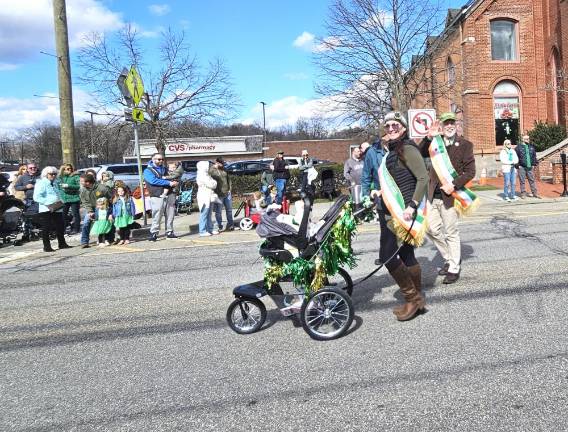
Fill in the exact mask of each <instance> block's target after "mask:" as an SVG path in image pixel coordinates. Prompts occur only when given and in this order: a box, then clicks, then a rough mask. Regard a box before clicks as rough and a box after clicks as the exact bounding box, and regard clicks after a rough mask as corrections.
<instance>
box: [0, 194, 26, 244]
mask: <svg viewBox="0 0 568 432" xmlns="http://www.w3.org/2000/svg"><path fill="white" fill-rule="evenodd" d="M23 225H24V203H23V202H22V201H20V200H19V199H17V198H14V197H13V196H9V197H7V198H4V199H3V200H2V201H0V240H2V244H7V243H10V242H11V241H13V240H16V237H17V236H18V234H19V233H21V232H22V229H23Z"/></svg>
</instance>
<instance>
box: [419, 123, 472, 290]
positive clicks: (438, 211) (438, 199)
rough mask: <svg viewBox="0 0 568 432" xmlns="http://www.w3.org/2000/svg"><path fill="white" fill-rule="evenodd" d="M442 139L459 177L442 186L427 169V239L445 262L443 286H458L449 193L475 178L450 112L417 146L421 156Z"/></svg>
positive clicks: (456, 244)
mask: <svg viewBox="0 0 568 432" xmlns="http://www.w3.org/2000/svg"><path fill="white" fill-rule="evenodd" d="M437 135H442V137H443V139H444V144H445V145H446V151H447V152H448V156H449V158H450V162H451V164H452V167H453V168H454V169H455V171H456V172H457V174H458V176H457V177H456V178H454V180H453V182H452V183H446V184H442V182H441V181H440V178H439V176H438V174H437V173H436V171H435V170H434V168H432V169H430V181H429V185H428V203H429V205H428V212H427V215H428V216H427V217H428V237H429V238H430V239H431V240H432V242H433V243H434V244H435V245H436V248H437V249H438V251H439V252H440V255H442V258H443V259H444V266H443V267H442V268H441V269H440V271H438V274H439V275H440V276H444V280H443V283H445V284H452V283H454V282H457V280H458V279H459V276H460V271H461V241H460V234H459V230H458V212H457V210H456V208H455V207H454V197H453V196H452V192H454V191H455V190H458V189H460V188H462V187H464V186H465V185H466V183H467V182H469V181H471V180H472V179H473V177H474V176H475V158H474V156H473V144H472V143H471V142H470V141H468V140H466V139H465V138H463V137H461V136H458V135H457V128H456V115H455V114H454V113H452V112H447V113H443V114H442V115H440V120H439V121H437V122H434V124H432V126H431V127H430V130H429V131H428V135H427V136H426V137H425V138H424V139H423V140H422V142H421V143H420V149H421V151H422V156H424V157H429V156H430V155H429V152H428V149H429V146H430V143H431V142H432V139H433V138H434V137H435V136H437Z"/></svg>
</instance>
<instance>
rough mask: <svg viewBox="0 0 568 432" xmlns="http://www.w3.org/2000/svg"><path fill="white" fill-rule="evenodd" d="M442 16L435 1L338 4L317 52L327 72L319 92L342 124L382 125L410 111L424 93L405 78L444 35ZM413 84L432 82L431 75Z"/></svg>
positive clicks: (337, 1)
mask: <svg viewBox="0 0 568 432" xmlns="http://www.w3.org/2000/svg"><path fill="white" fill-rule="evenodd" d="M440 12H441V8H440V7H439V5H438V4H437V3H435V0H431V1H424V2H420V1H416V0H335V1H334V3H333V4H332V6H331V8H330V12H329V17H328V19H327V21H326V32H327V34H328V36H326V37H323V38H319V39H318V41H317V44H316V45H315V46H314V49H313V51H314V60H315V63H316V64H317V65H318V66H319V68H320V70H321V72H322V74H321V79H320V80H319V82H318V84H317V85H316V91H317V92H318V93H319V94H320V95H322V96H325V97H326V98H329V100H331V101H332V105H333V107H334V108H335V109H336V110H338V111H339V113H340V115H341V116H342V117H343V119H345V120H347V121H349V122H357V123H359V124H362V125H372V124H377V123H378V122H379V121H380V120H381V119H382V117H383V115H384V113H385V111H388V110H390V109H391V107H392V106H393V105H394V106H395V107H396V108H397V109H400V110H406V109H407V108H408V107H409V106H410V102H411V100H412V99H413V97H414V96H415V95H414V94H413V93H414V92H416V91H420V86H409V85H408V83H407V82H406V80H407V77H406V74H407V72H408V71H409V70H410V68H411V67H412V65H413V56H414V58H416V56H418V55H419V54H420V53H424V52H426V44H427V41H428V40H429V39H428V38H429V37H430V36H432V35H433V34H434V33H435V32H436V31H439V30H440V29H441V25H442V23H443V15H442V14H441V13H440ZM413 79H414V80H418V81H420V80H421V79H427V72H426V71H425V72H423V76H422V77H419V76H413Z"/></svg>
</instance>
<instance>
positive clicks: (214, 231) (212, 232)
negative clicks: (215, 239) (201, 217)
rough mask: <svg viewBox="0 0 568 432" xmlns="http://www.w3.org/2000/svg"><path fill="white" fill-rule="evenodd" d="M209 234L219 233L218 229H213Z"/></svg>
mask: <svg viewBox="0 0 568 432" xmlns="http://www.w3.org/2000/svg"><path fill="white" fill-rule="evenodd" d="M211 234H212V235H217V234H219V231H217V230H213V231H211Z"/></svg>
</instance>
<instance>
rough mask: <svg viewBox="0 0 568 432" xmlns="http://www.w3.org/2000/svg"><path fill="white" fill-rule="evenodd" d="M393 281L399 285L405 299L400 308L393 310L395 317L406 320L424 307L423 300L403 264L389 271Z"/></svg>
mask: <svg viewBox="0 0 568 432" xmlns="http://www.w3.org/2000/svg"><path fill="white" fill-rule="evenodd" d="M389 273H390V274H391V275H392V277H393V279H394V280H395V282H396V283H397V284H398V286H399V287H400V291H401V292H402V295H403V296H404V299H405V300H406V303H405V304H404V305H403V307H402V310H401V311H400V312H399V311H398V308H397V311H393V312H394V314H395V315H396V319H398V320H399V321H408V320H410V319H412V318H414V317H415V316H416V314H417V313H418V312H421V311H422V310H423V309H424V306H425V302H424V298H423V297H422V294H420V291H418V290H417V289H416V287H415V286H414V282H413V281H412V277H411V274H410V272H409V271H408V268H407V267H406V266H405V265H403V264H402V265H399V266H398V267H397V268H396V269H394V270H393V271H389Z"/></svg>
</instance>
